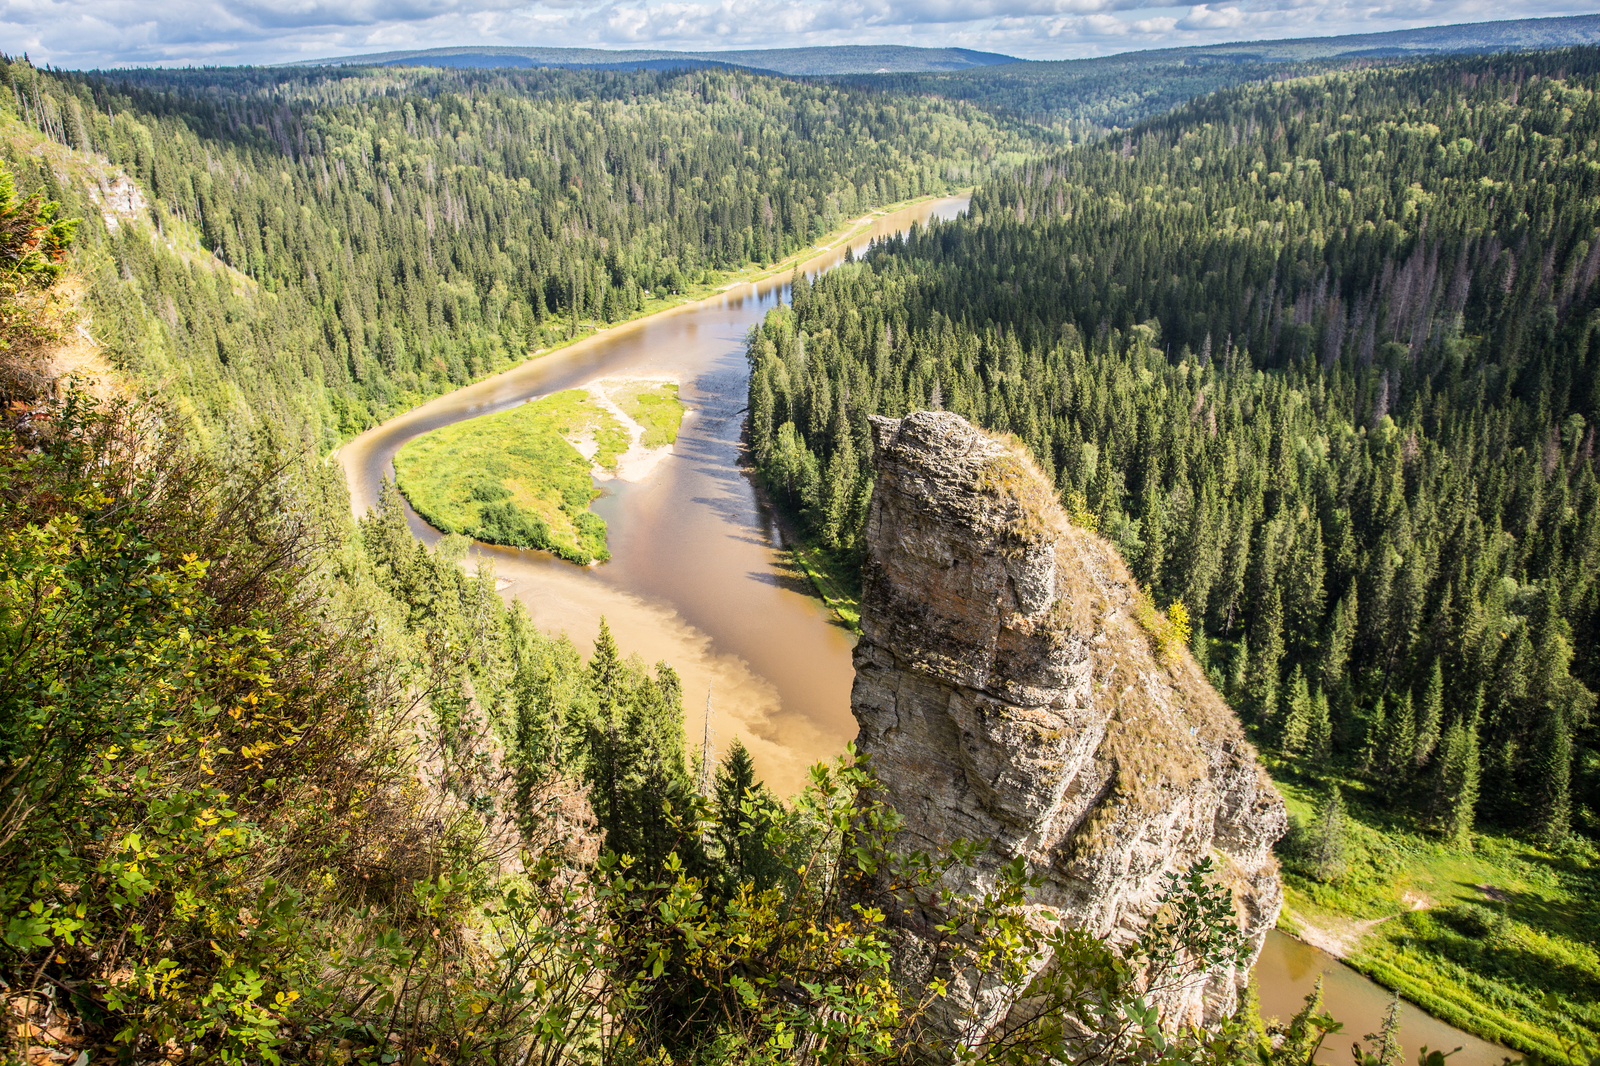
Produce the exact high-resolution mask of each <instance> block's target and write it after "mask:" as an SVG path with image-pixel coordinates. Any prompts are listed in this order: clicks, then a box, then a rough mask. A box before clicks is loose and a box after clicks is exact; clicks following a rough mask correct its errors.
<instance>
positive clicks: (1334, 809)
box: [1306, 784, 1349, 881]
mask: <svg viewBox="0 0 1600 1066" xmlns="http://www.w3.org/2000/svg"><path fill="white" fill-rule="evenodd" d="M1348 821H1349V816H1348V814H1347V813H1346V812H1345V807H1344V795H1343V794H1342V793H1341V792H1340V791H1339V786H1338V785H1336V784H1330V785H1329V786H1328V791H1327V792H1326V793H1325V794H1324V795H1323V797H1322V800H1321V802H1319V803H1318V804H1317V810H1316V813H1315V814H1314V815H1313V816H1312V819H1311V825H1310V827H1309V828H1308V829H1307V831H1306V861H1307V863H1308V864H1309V866H1310V867H1311V872H1312V876H1314V877H1315V878H1316V879H1317V880H1319V881H1332V880H1333V879H1335V878H1336V877H1338V876H1339V875H1340V874H1342V873H1344V868H1345V849H1346V836H1347V834H1348V832H1349V829H1348V825H1347V823H1348Z"/></svg>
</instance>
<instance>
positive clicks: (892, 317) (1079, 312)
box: [749, 50, 1600, 1025]
mask: <svg viewBox="0 0 1600 1066" xmlns="http://www.w3.org/2000/svg"><path fill="white" fill-rule="evenodd" d="M1596 89H1600V54H1597V53H1596V52H1594V51H1588V50H1585V51H1575V52H1563V53H1553V54H1548V55H1544V56H1539V57H1507V58H1497V59H1484V58H1474V59H1470V60H1446V61H1439V62H1433V63H1429V64H1425V65H1421V66H1414V67H1402V68H1397V69H1378V70H1366V71H1360V72H1340V73H1331V74H1325V75H1319V76H1315V77H1310V78H1305V79H1300V80H1295V81H1290V82H1287V83H1283V84H1275V85H1270V86H1262V87H1251V88H1243V89H1235V90H1229V91H1227V92H1223V93H1219V94H1216V95H1214V96H1211V97H1207V98H1205V99H1203V100H1200V101H1198V102H1195V103H1193V104H1191V105H1189V106H1187V107H1184V108H1182V109H1179V110H1178V111H1176V112H1174V113H1173V114H1171V115H1169V116H1166V117H1163V118H1160V119H1155V120H1152V121H1150V122H1147V123H1145V124H1142V125H1140V126H1137V127H1134V128H1132V129H1131V130H1129V131H1128V132H1127V133H1125V134H1122V135H1120V136H1114V137H1111V138H1107V139H1106V140H1104V141H1102V142H1100V143H1098V144H1097V145H1095V146H1093V147H1090V148H1088V149H1081V150H1074V151H1071V152H1066V153H1062V154H1058V155H1054V156H1051V157H1048V158H1046V159H1044V160H1040V161H1037V162H1030V163H1029V164H1027V165H1025V166H1023V167H1021V168H1018V169H1017V170H1015V171H1013V172H1010V173H1008V174H1006V175H1004V176H1002V177H1000V178H997V179H995V180H993V181H991V182H989V183H987V184H985V185H984V186H982V187H980V189H979V190H978V191H977V193H975V194H974V198H973V209H972V212H971V214H970V216H969V217H967V218H965V219H961V220H957V221H954V222H949V223H944V224H938V225H933V226H929V227H927V228H926V229H923V230H921V231H919V232H914V233H913V234H912V235H910V236H908V237H906V238H905V239H903V240H902V239H897V240H894V241H891V242H886V243H883V244H880V245H879V246H877V247H876V248H875V249H874V250H873V251H872V253H871V254H869V255H868V256H866V257H865V261H864V262H861V263H857V264H854V265H851V266H846V267H843V268H840V269H838V270H835V271H833V272H830V273H828V274H826V275H824V276H822V277H821V278H820V280H818V281H817V282H816V283H815V284H810V283H808V281H807V280H806V279H804V278H799V279H797V281H796V294H795V298H794V304H793V308H792V309H789V308H785V309H783V310H781V311H777V312H773V313H771V314H770V315H769V316H768V320H767V322H766V324H765V325H764V326H763V327H762V328H761V330H760V331H759V332H757V333H753V334H752V336H751V339H750V344H749V354H750V362H751V367H752V377H751V385H750V440H751V452H752V456H753V459H754V461H755V463H756V465H757V468H758V469H759V471H760V473H761V476H762V477H763V479H764V480H765V481H766V483H767V485H768V487H769V488H770V489H771V491H772V493H773V495H774V496H775V498H777V499H779V500H780V501H781V502H782V503H783V504H784V505H785V506H786V507H787V508H788V509H789V510H790V512H791V513H792V514H793V515H794V516H795V517H796V519H797V520H798V521H799V522H800V523H801V525H802V527H803V528H804V529H805V530H806V532H807V535H808V536H809V537H811V538H812V539H814V540H815V541H816V542H818V543H820V544H821V545H822V546H824V547H825V548H827V549H830V550H831V552H832V559H833V561H834V564H835V565H836V567H837V568H838V569H839V570H841V571H843V572H845V573H846V574H848V573H850V572H851V571H853V569H854V568H855V567H857V566H859V557H860V551H861V547H862V544H861V538H862V529H863V522H864V519H865V515H866V508H867V503H868V501H869V499H870V493H871V467H870V460H871V454H870V449H871V445H870V437H869V435H868V427H867V424H866V418H867V416H868V415H869V414H873V413H884V414H890V415H899V414H904V413H906V412H908V411H913V410H918V409H923V408H930V407H931V408H941V407H942V408H945V409H948V410H951V411H954V412H957V413H959V414H962V415H963V416H965V417H968V418H970V419H972V420H973V421H975V422H978V423H980V424H982V425H984V426H987V427H989V428H991V429H995V430H999V431H1002V432H1006V433H1011V434H1014V435H1015V436H1016V437H1017V438H1018V439H1020V440H1021V441H1023V442H1024V443H1026V445H1027V446H1028V448H1029V449H1030V451H1031V452H1032V453H1033V455H1034V456H1035V457H1036V458H1037V459H1038V460H1039V462H1040V463H1041V465H1042V466H1043V467H1044V469H1045V470H1046V471H1047V472H1049V473H1050V474H1052V475H1053V476H1054V478H1055V481H1056V484H1057V487H1058V488H1059V490H1060V492H1061V494H1062V497H1063V499H1064V500H1066V501H1067V502H1068V504H1069V509H1071V510H1073V511H1075V512H1076V513H1077V514H1078V515H1079V516H1080V518H1081V519H1082V520H1083V521H1084V522H1086V523H1088V524H1091V525H1094V526H1097V527H1098V528H1099V529H1100V530H1102V531H1103V532H1105V533H1106V534H1107V535H1109V536H1110V537H1111V538H1112V539H1113V540H1114V541H1115V542H1116V543H1117V545H1118V546H1119V547H1120V548H1121V550H1122V553H1123V555H1124V556H1125V557H1126V559H1127V560H1128V562H1129V564H1130V566H1131V568H1132V570H1133V572H1134V574H1135V575H1136V576H1137V578H1138V579H1139V581H1140V582H1141V583H1143V584H1145V585H1146V586H1148V587H1149V588H1150V589H1151V591H1152V592H1153V594H1154V595H1155V597H1156V599H1157V601H1158V603H1160V604H1166V603H1168V602H1171V601H1173V600H1181V601H1183V603H1184V604H1185V606H1186V607H1187V609H1188V611H1189V614H1190V615H1191V617H1193V618H1194V619H1195V620H1196V621H1197V624H1196V625H1195V626H1194V629H1193V650H1194V652H1195V654H1196V656H1197V657H1198V658H1199V659H1200V660H1201V661H1202V662H1203V663H1205V664H1207V667H1208V669H1209V672H1210V673H1211V675H1212V677H1213V678H1214V680H1215V681H1216V682H1217V685H1218V688H1219V690H1221V691H1223V692H1224V693H1225V694H1226V695H1227V696H1228V697H1229V699H1230V701H1231V702H1232V703H1233V705H1234V706H1235V708H1237V709H1238V710H1239V712H1240V713H1241V714H1242V715H1243V716H1244V717H1245V718H1246V720H1247V721H1249V722H1251V723H1253V725H1254V727H1255V730H1256V733H1257V735H1258V737H1259V738H1260V739H1261V740H1262V741H1263V742H1265V744H1266V745H1267V746H1268V747H1269V748H1270V749H1273V750H1275V752H1276V753H1277V754H1279V755H1281V756H1282V758H1283V759H1284V760H1286V766H1287V767H1288V768H1289V772H1291V773H1292V772H1293V769H1292V768H1294V767H1297V766H1298V767H1305V768H1314V767H1324V766H1327V765H1329V761H1330V760H1331V761H1332V764H1334V765H1336V766H1338V767H1339V768H1340V773H1341V774H1343V775H1345V777H1346V779H1347V782H1348V781H1349V780H1354V781H1357V782H1360V783H1362V784H1363V785H1364V790H1365V792H1366V793H1367V794H1368V795H1369V796H1370V797H1371V799H1372V800H1373V806H1374V808H1375V810H1374V811H1372V812H1371V816H1372V818H1373V819H1374V820H1375V821H1377V822H1379V823H1385V824H1391V825H1398V826H1402V827H1406V828H1414V829H1416V830H1419V831H1421V833H1422V834H1423V837H1422V839H1423V840H1425V841H1426V840H1434V841H1440V842H1443V843H1445V844H1455V845H1466V844H1468V842H1469V841H1470V840H1471V835H1472V831H1473V829H1474V828H1475V827H1478V828H1489V829H1494V830H1497V831H1499V832H1505V833H1510V834H1515V835H1518V836H1525V837H1532V838H1535V839H1540V840H1542V841H1544V842H1545V843H1546V844H1547V845H1549V846H1552V847H1557V848H1560V847H1562V846H1563V844H1565V845H1567V846H1569V847H1571V848H1574V849H1577V852H1578V853H1580V854H1587V853H1589V852H1591V851H1592V848H1593V845H1592V843H1588V841H1592V840H1593V838H1594V836H1595V835H1596V833H1597V831H1600V822H1597V817H1600V753H1597V752H1596V750H1595V741H1596V735H1595V719H1594V714H1595V693H1596V692H1597V691H1600V613H1597V612H1600V483H1597V480H1596V466H1595V464H1596V459H1595V422H1596V418H1597V416H1600V351H1597V349H1596V343H1597V342H1600V334H1597V333H1596V330H1597V329H1600V286H1597V285H1596V281H1597V280H1600V230H1597V228H1596V223H1597V218H1596V210H1597V207H1600V198H1597V194H1600V185H1597V181H1600V178H1597V175H1600V158H1597V157H1596V156H1595V151H1596V145H1597V144H1600V140H1597V138H1600V107H1597V106H1596V105H1595V103H1594V100H1595V91H1596ZM1294 844H1295V841H1294V840H1291V841H1289V842H1287V846H1288V848H1289V849H1291V850H1292V849H1293V847H1294ZM1288 861H1289V862H1290V863H1291V865H1293V863H1294V857H1293V856H1292V855H1291V856H1289V857H1288ZM1319 890H1320V886H1318V885H1316V884H1315V883H1313V884H1311V885H1309V886H1308V891H1310V892H1312V893H1313V894H1314V893H1316V892H1317V891H1319ZM1584 891H1587V890H1584ZM1585 923H1588V924H1585ZM1592 923H1593V918H1592V917H1588V918H1584V917H1581V916H1579V915H1576V914H1568V915H1567V916H1566V918H1561V919H1557V920H1556V921H1555V925H1556V926H1557V927H1558V928H1562V929H1563V930H1573V929H1576V930H1578V932H1577V936H1576V940H1577V941H1578V942H1582V941H1584V939H1585V936H1586V935H1592V929H1593V924H1592ZM1468 924H1470V922H1469V923H1468ZM1584 928H1587V929H1589V930H1591V934H1584V933H1582V931H1581V930H1582V929H1584ZM1424 933H1426V931H1424ZM1444 934H1449V935H1450V936H1454V935H1456V934H1455V933H1453V932H1451V931H1449V930H1444V931H1443V933H1441V934H1440V935H1444ZM1465 935H1466V939H1468V940H1470V939H1472V936H1473V934H1472V931H1471V930H1466V931H1465ZM1463 942H1464V941H1463ZM1579 952H1580V955H1581V952H1582V949H1579ZM1458 954H1459V953H1458ZM1529 954H1530V956H1531V957H1533V958H1537V957H1539V954H1538V951H1536V950H1535V951H1530V953H1529ZM1558 955H1559V953H1558ZM1469 961H1470V960H1469ZM1556 961H1557V962H1561V961H1563V960H1560V959H1557V960H1556ZM1473 965H1475V966H1476V967H1477V968H1480V969H1481V968H1483V966H1482V960H1481V959H1479V960H1477V961H1476V962H1475V963H1473ZM1541 972H1543V973H1549V971H1548V970H1543V968H1542V967H1541V966H1540V965H1538V964H1535V965H1533V966H1530V967H1528V968H1526V969H1523V970H1521V971H1520V972H1519V973H1517V974H1515V975H1514V976H1515V977H1516V978H1517V979H1518V980H1521V981H1524V982H1526V981H1530V980H1531V981H1532V983H1533V984H1535V985H1538V984H1540V983H1544V982H1545V981H1546V978H1544V977H1541V976H1539V974H1540V973H1541ZM1568 972H1570V973H1572V974H1573V975H1574V976H1576V974H1578V973H1587V974H1588V976H1586V977H1581V978H1577V979H1575V980H1573V981H1571V982H1558V983H1561V984H1562V985H1563V987H1564V988H1565V989H1566V990H1567V993H1568V994H1569V995H1571V996H1572V997H1573V1002H1584V1001H1587V1002H1591V1003H1592V1002H1593V1001H1594V998H1593V996H1594V993H1595V992H1596V991H1597V988H1600V986H1597V985H1596V984H1595V981H1596V979H1597V978H1600V970H1596V969H1595V968H1594V967H1593V966H1592V964H1580V965H1579V966H1577V967H1574V968H1573V969H1572V970H1571V971H1568ZM1547 986H1548V985H1547ZM1500 991H1503V990H1500ZM1420 994H1422V990H1420V989H1417V990H1414V989H1412V988H1407V995H1408V996H1411V995H1420ZM1563 1013H1564V1011H1556V1012H1555V1013H1554V1015H1552V1017H1559V1016H1560V1015H1561V1014H1563ZM1584 1017H1585V1019H1586V1020H1587V1021H1588V1022H1589V1023H1590V1024H1591V1025H1592V1024H1593V1023H1594V1022H1595V1021H1596V1020H1597V1019H1596V1018H1595V1017H1594V1016H1593V1014H1592V1012H1589V1013H1587V1014H1584Z"/></svg>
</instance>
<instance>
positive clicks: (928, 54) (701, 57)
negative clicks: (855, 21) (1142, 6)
mask: <svg viewBox="0 0 1600 1066" xmlns="http://www.w3.org/2000/svg"><path fill="white" fill-rule="evenodd" d="M430 59H434V60H455V62H441V63H439V64H437V65H439V66H451V67H480V68H481V67H493V66H508V67H541V66H542V67H567V68H577V69H586V70H597V69H599V70H624V69H635V70H636V69H666V68H671V67H675V66H690V67H705V66H716V67H732V68H739V69H742V70H751V71H757V72H762V73H773V74H865V73H875V72H885V73H944V72H950V71H956V70H968V69H971V68H973V67H986V66H997V65H1002V64H1007V63H1018V62H1022V60H1019V59H1017V57H1015V56H1008V55H1001V54H1000V53H998V52H978V51H974V50H972V49H970V48H914V47H911V46H909V45H827V46H817V47H812V48H758V49H740V50H731V51H697V52H677V51H669V50H665V49H620V50H616V51H613V50H610V49H604V48H536V47H521V46H508V45H458V46H453V47H449V48H425V49H418V50H414V51H396V52H373V53H369V54H366V55H354V56H335V57H329V58H326V59H309V60H301V61H299V62H295V63H288V64H284V65H285V66H296V67H305V66H399V65H405V66H422V65H430V64H427V63H425V61H426V60H430ZM497 59H505V60H512V61H513V62H507V63H495V62H492V61H493V60H497ZM516 60H520V61H521V62H516Z"/></svg>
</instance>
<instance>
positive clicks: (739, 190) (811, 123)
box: [0, 62, 1041, 450]
mask: <svg viewBox="0 0 1600 1066" xmlns="http://www.w3.org/2000/svg"><path fill="white" fill-rule="evenodd" d="M0 80H4V81H5V82H6V87H5V90H4V91H0V115H7V116H10V117H11V120H12V121H20V122H22V123H23V124H24V125H25V126H30V127H32V128H34V129H35V130H38V131H41V132H45V133H46V134H47V135H48V137H49V138H50V139H51V140H52V141H54V142H56V143H57V144H58V145H60V146H61V147H62V148H63V149H69V150H66V151H63V152H61V153H59V154H58V157H57V158H56V159H55V160H54V162H53V163H52V165H48V166H47V165H44V164H43V162H42V161H41V160H40V159H39V158H37V157H34V156H33V155H31V154H23V153H20V152H18V151H17V150H16V148H15V147H14V146H13V147H11V148H9V149H8V151H9V153H10V161H11V163H12V165H13V166H14V168H15V169H17V170H18V172H19V176H20V178H21V181H22V184H23V185H24V187H34V186H37V185H42V186H44V187H45V189H46V191H47V192H48V194H49V195H50V196H51V197H53V198H55V199H57V200H60V201H62V203H63V204H64V209H65V210H66V211H67V212H68V213H70V214H73V215H79V216H88V217H89V218H91V219H97V218H98V216H99V215H100V214H101V213H102V212H105V213H106V214H107V215H108V216H109V217H110V219H111V221H110V222H109V223H107V224H101V223H100V222H99V221H94V222H92V223H91V224H88V225H85V226H84V228H83V233H82V240H83V242H84V244H85V246H86V253H85V259H84V262H85V264H86V266H87V269H88V272H89V280H90V282H91V291H90V297H89V304H90V307H91V308H92V310H93V313H94V316H95V324H96V334H97V336H98V337H99V339H100V341H101V342H103V343H104V344H106V345H107V347H108V348H109V349H110V351H111V354H112V356H113V358H114V360H115V361H116V362H117V363H118V364H119V365H120V366H123V367H125V368H126V369H128V370H130V371H132V372H134V373H135V374H136V375H137V376H138V377H140V378H143V379H145V380H152V381H160V382H165V383H166V386H167V388H168V390H169V391H170V393H171V394H172V395H173V398H174V399H175V400H176V401H177V402H178V403H179V404H180V405H181V406H183V407H186V408H187V409H188V411H189V413H190V414H191V416H192V418H193V420H194V422H195V424H196V425H197V426H200V427H220V426H228V427H230V430H231V431H235V432H236V431H237V430H238V428H239V427H240V426H241V425H252V424H260V425H263V426H270V427H271V428H272V432H274V433H287V434H288V435H289V436H290V437H291V438H303V439H304V440H305V442H306V443H307V444H308V445H309V446H311V447H313V448H314V449H315V450H324V449H326V448H328V447H329V446H331V445H332V444H334V443H335V442H337V441H338V440H339V439H340V438H341V437H343V436H346V435H349V434H351V433H354V432H357V431H359V430H361V429H363V428H365V427H366V426H369V425H372V424H373V423H374V422H375V421H377V420H379V419H381V418H383V417H384V416H385V415H387V414H390V413H393V412H395V411H397V410H400V409H402V408H404V407H407V406H411V405H413V404H415V403H417V402H419V401H420V400H421V399H423V398H425V397H427V396H431V395H435V394H438V393H440V392H443V391H447V390H448V389H451V388H454V387H456V386H457V385H460V384H463V383H465V382H467V381H469V380H471V379H473V378H476V377H481V376H483V375H484V374H486V373H489V372H491V371H494V370H496V369H500V368H503V367H505V366H507V365H509V364H510V363H511V362H514V361H520V360H521V359H523V358H525V357H526V356H527V354H528V353H530V352H532V351H535V350H538V349H540V348H544V347H548V346H550V345H553V344H556V343H559V342H560V341H562V340H564V339H566V338H569V337H571V336H573V335H574V334H575V333H579V332H582V331H585V330H587V329H589V328H591V327H593V326H595V325H603V324H605V323H607V322H611V321H615V320H617V319H620V318H625V317H628V316H631V315H633V314H635V313H638V312H639V311H641V310H642V309H644V308H646V307H647V306H648V307H659V306H664V305H665V300H666V299H668V298H671V297H672V295H673V294H674V293H679V292H683V291H685V290H688V289H690V288H696V289H697V291H701V290H703V288H704V286H708V285H714V284H716V283H718V282H719V281H720V279H721V277H722V276H723V274H725V273H726V272H728V271H731V270H734V269H736V268H739V267H741V266H744V265H747V264H752V263H755V264H760V263H769V262H772V261H773V260H776V259H780V258H782V257H783V256H786V255H788V254H790V253H792V252H795V251H797V250H799V249H801V248H804V247H807V246H809V245H810V244H811V243H812V242H813V241H815V240H817V239H818V238H819V237H820V236H821V235H822V234H823V233H825V232H827V231H829V230H831V229H834V228H836V227H838V226H839V225H841V224H842V223H843V222H844V221H846V220H847V219H850V218H853V217H856V216H859V215H861V214H863V213H865V212H866V211H868V210H870V209H872V208H874V207H877V206H879V205H883V204H887V203H892V202H896V201H900V200H904V199H907V198H910V197H916V196H922V195H926V194H930V193H940V192H945V191H947V190H950V189H953V188H959V187H962V186H965V185H968V184H970V183H971V182H973V181H974V180H975V179H978V178H981V177H983V176H985V175H987V174H988V173H989V172H990V168H992V167H994V166H995V165H996V164H997V163H1001V162H1004V161H1007V160H1015V159H1019V158H1020V155H1019V154H1017V153H1020V152H1021V151H1024V150H1027V149H1031V148H1034V147H1036V146H1038V145H1039V144H1040V143H1041V142H1040V141H1039V140H1038V139H1037V137H1035V136H1034V135H1033V134H1032V133H1031V132H1030V131H1029V130H1028V129H1027V128H1025V127H1023V126H1021V125H1019V124H1015V123H1008V122H1005V121H1002V120H997V119H995V118H993V117H991V116H990V115H988V114H986V113H984V112H983V111H981V110H979V109H977V108H975V107H970V106H968V105H963V104H951V103H945V102H941V101H936V100H920V99H913V98H904V97H886V96H884V95H883V94H881V93H877V92H868V91H865V90H856V89H845V88H839V87H833V86H811V85H804V84H799V83H795V82H790V81H784V80H781V79H774V78H765V77H758V76H755V75H748V74H742V73H730V72H725V71H707V72H698V73H677V74H664V73H648V72H636V73H579V72H567V71H520V72H518V71H495V72H474V71H418V70H399V69H396V70H381V71H377V70H372V69H370V68H369V69H365V70H359V71H326V70H323V71H302V70H270V71H269V70H231V71H226V70H202V71H173V72H165V71H126V72H120V73H116V74H108V75H96V76H93V77H90V76H79V75H71V74H63V73H59V72H56V73H50V72H44V71H39V70H36V69H34V68H33V67H31V66H29V65H28V64H26V63H21V62H10V63H5V64H0ZM1008 153H1011V154H1009V155H1008ZM124 175H125V177H126V178H128V179H131V180H132V182H133V183H135V186H133V187H130V186H129V185H128V183H127V182H126V181H123V180H121V178H122V176H124ZM91 187H92V191H91ZM141 190H142V191H141ZM146 197H148V202H147V200H146ZM119 205H120V206H119ZM152 230H154V231H156V233H157V234H158V237H159V239H157V240H155V241H152V240H151V231H152Z"/></svg>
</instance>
